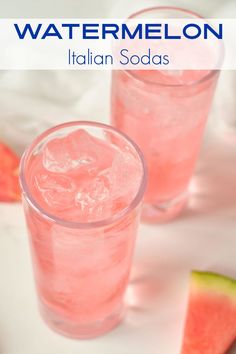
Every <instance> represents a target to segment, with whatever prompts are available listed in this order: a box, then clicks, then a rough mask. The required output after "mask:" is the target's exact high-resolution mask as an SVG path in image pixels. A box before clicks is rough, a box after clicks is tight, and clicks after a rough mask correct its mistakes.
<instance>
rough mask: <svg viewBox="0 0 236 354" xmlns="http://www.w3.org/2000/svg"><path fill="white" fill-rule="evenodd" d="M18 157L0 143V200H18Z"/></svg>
mask: <svg viewBox="0 0 236 354" xmlns="http://www.w3.org/2000/svg"><path fill="white" fill-rule="evenodd" d="M19 162H20V161H19V158H18V156H17V155H16V154H15V153H14V152H13V151H12V150H11V149H10V148H9V147H7V146H6V145H5V144H3V143H0V201H1V202H14V201H18V200H20V195H21V194H20V186H19V176H18V171H19Z"/></svg>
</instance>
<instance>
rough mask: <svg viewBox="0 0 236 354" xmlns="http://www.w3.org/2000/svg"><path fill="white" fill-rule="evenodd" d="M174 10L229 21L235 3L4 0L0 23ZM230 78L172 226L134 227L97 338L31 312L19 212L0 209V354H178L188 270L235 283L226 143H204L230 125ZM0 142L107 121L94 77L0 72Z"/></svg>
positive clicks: (104, 85)
mask: <svg viewBox="0 0 236 354" xmlns="http://www.w3.org/2000/svg"><path fill="white" fill-rule="evenodd" d="M154 4H155V5H163V4H174V5H181V6H184V7H188V8H190V9H193V10H196V11H200V12H202V13H203V14H204V15H205V16H218V17H220V16H221V15H222V16H226V17H227V16H228V17H235V16H236V3H235V0H228V1H223V0H214V1H206V0H199V1H197V2H196V1H195V0H172V1H164V0H163V1H160V0H157V1H156V0H155V1H154V0H137V1H127V0H120V1H113V0H112V1H111V0H100V1H97V0H96V1H95V0H87V1H84V0H77V1H75V0H67V1H66V0H57V1H55V0H52V1H50V2H49V1H48V0H47V1H46V0H42V1H40V2H34V3H32V1H30V0H8V1H7V2H4V4H2V6H1V14H0V16H1V17H29V16H32V17H107V16H110V17H119V16H127V15H128V14H130V13H131V12H133V11H135V10H138V9H140V8H143V7H144V6H145V7H147V6H150V5H154ZM235 76H236V75H235V73H224V74H223V75H222V78H221V81H220V85H219V88H218V96H217V97H216V101H215V105H214V109H213V114H212V117H211V119H210V124H209V128H208V129H209V131H210V133H208V137H207V139H206V143H205V145H204V148H203V150H202V153H201V158H200V161H199V164H198V168H197V171H196V178H195V179H194V185H193V187H192V191H193V194H192V197H191V200H190V205H189V208H188V209H187V210H186V212H185V213H184V214H183V215H182V216H181V217H180V218H179V219H177V220H176V221H174V222H172V223H169V224H166V225H159V226H147V225H141V228H140V232H139V237H138V240H137V247H136V253H135V259H134V263H133V272H132V277H131V284H130V286H129V289H128V293H127V303H128V311H127V316H126V319H125V321H124V322H123V324H122V325H120V326H119V327H118V328H117V329H115V330H114V331H113V332H111V333H109V334H108V335H106V336H104V337H101V338H99V339H95V340H90V341H74V340H70V339H66V338H63V337H60V336H59V335H57V334H54V333H53V332H52V331H51V330H49V329H48V328H47V327H46V326H45V325H44V323H43V322H42V321H41V319H40V317H39V315H38V312H37V303H36V297H35V292H34V285H33V277H32V271H31V269H32V268H31V262H30V255H29V249H28V242H27V234H26V228H25V224H24V218H23V213H22V209H21V206H20V205H18V204H16V205H7V204H0V280H1V283H0V284H1V286H0V300H1V301H0V353H1V354H65V353H66V354H111V353H112V354H134V353H135V354H144V353H148V354H154V353H155V354H179V350H180V345H181V334H182V327H183V321H184V316H185V309H186V301H187V291H188V274H189V271H190V270H191V269H193V268H197V269H204V270H214V271H218V272H222V273H225V274H228V275H231V276H234V277H236V266H235V259H236V187H235V186H236V148H235V147H236V138H234V139H235V144H234V145H233V142H232V141H231V143H229V142H226V141H224V140H221V141H220V140H219V138H216V137H213V138H212V136H214V134H212V133H211V132H212V130H214V129H213V128H215V126H216V125H217V122H219V121H222V119H223V118H224V119H226V120H227V121H228V122H230V124H231V122H233V123H234V122H235V104H236V101H235V87H236V85H235V82H236V79H235ZM0 106H1V114H0V139H3V140H5V141H7V142H8V143H9V144H10V145H12V146H13V147H14V148H15V149H16V150H17V151H19V152H21V151H22V150H23V148H24V147H25V145H26V144H28V143H29V142H30V141H31V139H32V138H33V137H34V136H35V135H36V134H38V133H39V132H40V131H42V130H43V129H45V128H47V127H48V126H49V125H52V124H57V123H60V122H62V121H65V120H73V119H90V120H100V121H104V122H108V118H109V75H108V74H107V73H104V72H93V73H90V72H83V73H81V72H78V73H69V72H40V73H36V72H1V73H0Z"/></svg>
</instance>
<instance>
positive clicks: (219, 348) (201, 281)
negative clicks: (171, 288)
mask: <svg viewBox="0 0 236 354" xmlns="http://www.w3.org/2000/svg"><path fill="white" fill-rule="evenodd" d="M235 339H236V280H233V279H230V278H227V277H225V276H222V275H219V274H214V273H203V272H197V271H193V272H192V275H191V286H190V296H189V305H188V313H187V318H186V325H185V334H184V340H183V347H182V352H181V353H182V354H225V353H226V352H227V350H228V349H229V348H230V346H231V345H232V343H233V342H234V341H235Z"/></svg>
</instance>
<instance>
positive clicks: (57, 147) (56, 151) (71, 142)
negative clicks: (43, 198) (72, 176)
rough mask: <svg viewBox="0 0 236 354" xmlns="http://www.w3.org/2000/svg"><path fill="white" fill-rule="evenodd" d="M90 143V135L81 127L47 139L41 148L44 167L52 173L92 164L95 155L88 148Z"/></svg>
mask: <svg viewBox="0 0 236 354" xmlns="http://www.w3.org/2000/svg"><path fill="white" fill-rule="evenodd" d="M75 133H76V134H75ZM90 143H91V139H90V136H89V135H88V133H86V132H85V131H84V130H82V129H79V130H77V131H76V132H74V133H71V134H69V135H68V136H66V137H64V138H55V139H53V140H51V141H49V142H48V143H47V145H46V146H45V148H44V150H43V166H44V168H46V169H47V170H48V171H50V172H54V173H65V172H69V171H71V170H75V169H77V168H79V167H83V166H87V165H90V164H92V163H93V162H94V161H95V160H96V156H95V155H94V153H91V151H89V149H88V147H89V145H90ZM85 147H86V148H85Z"/></svg>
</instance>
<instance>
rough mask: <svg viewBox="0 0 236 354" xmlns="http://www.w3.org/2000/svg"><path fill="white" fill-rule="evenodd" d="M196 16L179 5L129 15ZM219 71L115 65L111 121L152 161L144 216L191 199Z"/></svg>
mask: <svg viewBox="0 0 236 354" xmlns="http://www.w3.org/2000/svg"><path fill="white" fill-rule="evenodd" d="M170 17H173V18H192V17H193V18H194V17H195V18H196V17H197V15H195V14H193V13H191V12H188V11H185V10H182V9H176V8H164V7H163V8H151V9H147V10H143V11H140V12H139V13H137V14H135V15H133V16H131V17H130V18H133V19H137V18H141V19H142V18H154V19H155V18H156V19H157V18H170ZM218 74H219V72H218V71H206V70H186V71H180V70H172V71H168V70H166V71H164V70H163V71H160V70H129V71H128V70H127V71H125V70H119V71H118V70H116V71H113V80H112V101H111V116H112V124H113V125H114V126H115V127H116V128H118V129H120V130H121V131H123V132H125V133H126V134H128V135H129V136H130V137H131V138H132V139H133V140H134V141H135V142H136V143H137V144H138V145H139V147H140V148H141V150H142V152H143V153H144V156H145V158H146V162H147V166H148V186H147V191H146V193H145V197H144V208H143V214H142V216H143V220H144V221H148V222H162V221H168V220H170V219H172V218H174V217H175V216H176V215H178V214H179V213H180V211H181V210H182V209H183V207H184V205H185V204H186V201H187V196H188V184H189V182H190V179H191V176H192V174H193V171H194V166H195V162H196V159H197V156H198V153H199V148H200V143H201V138H202V135H203V130H204V126H205V123H206V120H207V116H208V114H209V111H210V107H211V103H212V98H213V95H214V91H215V86H216V83H217V79H218Z"/></svg>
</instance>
